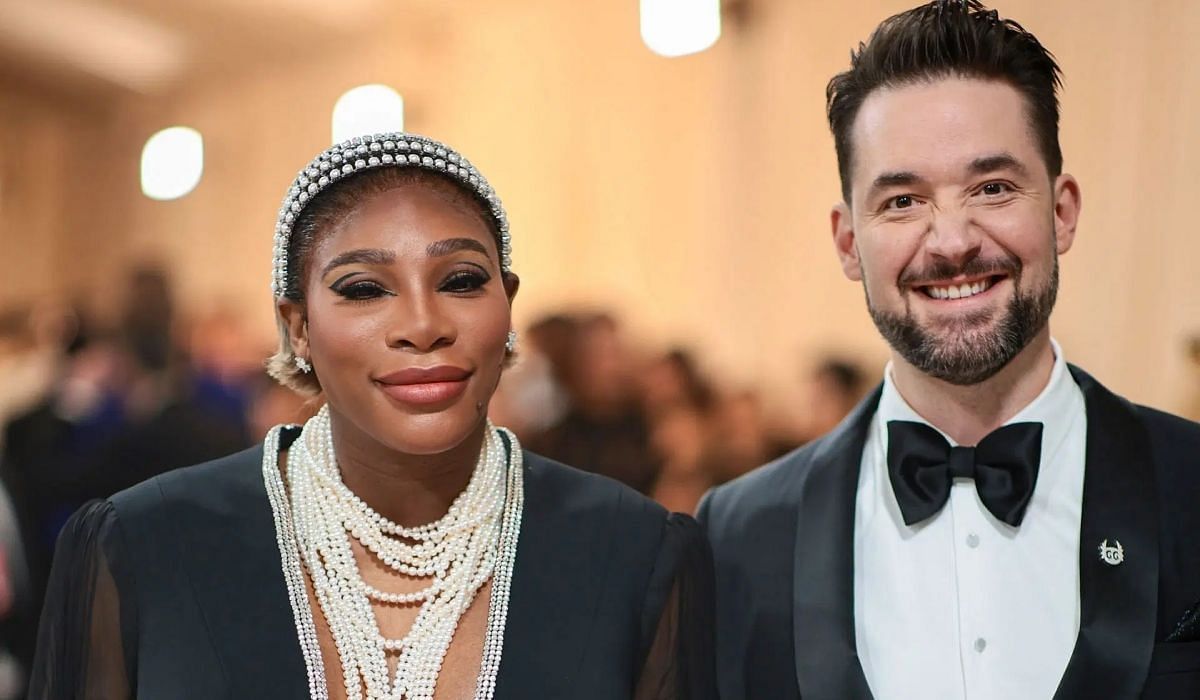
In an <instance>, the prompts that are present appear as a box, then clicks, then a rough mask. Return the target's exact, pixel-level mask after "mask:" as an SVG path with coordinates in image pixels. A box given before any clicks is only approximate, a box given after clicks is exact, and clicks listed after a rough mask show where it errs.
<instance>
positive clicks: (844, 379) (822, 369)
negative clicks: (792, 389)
mask: <svg viewBox="0 0 1200 700" xmlns="http://www.w3.org/2000/svg"><path fill="white" fill-rule="evenodd" d="M865 390H866V375H865V373H864V372H863V370H862V368H861V367H859V366H858V364H857V363H855V362H854V361H853V360H849V359H846V358H842V357H827V358H825V359H824V360H821V361H820V362H819V363H818V364H817V365H816V367H814V368H813V370H812V371H811V373H810V374H809V375H808V379H807V382H806V383H805V386H804V394H803V398H802V399H801V406H802V407H803V409H804V410H805V420H804V424H803V426H802V427H801V429H800V433H799V435H798V436H797V440H796V445H797V446H799V445H803V444H805V443H807V442H811V441H813V440H816V439H817V438H819V437H821V436H822V435H824V434H826V433H828V432H829V431H831V430H833V429H834V428H836V427H837V425H838V423H841V422H842V419H844V418H845V417H846V416H848V415H850V411H852V410H854V407H855V406H856V405H858V402H859V401H861V400H862V398H863V394H864V393H865Z"/></svg>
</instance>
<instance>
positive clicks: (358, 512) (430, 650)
mask: <svg viewBox="0 0 1200 700" xmlns="http://www.w3.org/2000/svg"><path fill="white" fill-rule="evenodd" d="M279 430H280V429H279V428H275V429H274V430H272V431H271V433H270V434H268V436H267V441H266V445H265V447H266V449H265V450H264V456H263V474H264V478H265V481H266V485H267V493H268V497H269V498H270V500H271V505H272V509H273V511H274V514H275V525H276V533H277V539H278V542H279V546H280V554H281V556H282V560H283V569H284V576H285V578H286V580H287V584H288V594H289V597H290V599H291V603H292V611H293V614H294V616H295V620H296V627H297V631H298V633H299V637H300V646H301V650H302V652H303V654H304V657H305V662H306V664H307V666H308V675H309V692H310V694H311V696H312V697H313V698H314V700H325V699H326V698H327V697H328V690H327V686H326V679H325V669H324V665H323V662H322V659H321V651H320V645H319V643H318V640H317V636H316V628H315V625H314V624H313V617H312V611H311V609H310V606H309V603H308V595H307V589H306V588H305V585H304V571H305V570H307V572H308V575H309V577H310V579H311V581H312V584H313V591H314V593H315V595H316V598H317V601H318V603H319V604H320V606H321V611H322V613H323V614H324V617H325V620H326V621H327V622H328V624H329V629H330V632H331V634H332V636H333V639H334V644H335V646H336V647H337V651H338V656H339V660H340V664H341V672H342V673H341V675H342V680H343V683H344V685H345V689H346V696H347V698H350V699H352V700H353V699H361V698H363V689H364V687H365V690H366V697H367V698H372V699H375V698H388V699H392V700H430V699H431V698H432V697H433V693H434V689H435V688H436V686H437V679H438V675H439V673H440V671H441V666H442V660H443V659H444V658H445V655H446V650H447V648H448V647H449V646H450V642H451V640H452V639H453V638H454V633H455V631H456V630H457V628H458V623H459V620H460V619H461V618H462V615H463V613H464V612H465V611H466V610H467V608H468V607H469V606H470V605H471V602H472V601H473V600H474V599H475V596H476V594H477V593H478V592H479V589H480V587H481V586H483V584H484V583H486V582H487V581H488V579H491V581H492V594H491V603H490V605H489V609H488V626H487V633H486V636H485V638H484V648H483V658H482V660H481V663H480V671H479V678H478V681H477V683H476V691H475V698H476V700H490V699H491V697H492V695H493V692H494V691H495V687H496V676H497V673H498V671H499V667H500V657H501V652H502V650H503V643H504V626H505V622H506V620H507V613H508V597H509V588H510V584H511V581H512V572H513V564H514V561H515V558H516V550H517V541H518V538H519V534H520V525H521V513H522V510H523V503H524V488H523V480H522V463H521V450H520V446H519V444H518V443H517V440H516V437H515V436H514V435H512V433H510V432H508V431H503V432H504V433H505V437H507V440H508V443H509V445H510V449H507V450H506V448H505V444H504V442H505V440H504V438H503V437H501V431H502V430H503V429H497V428H495V427H493V426H492V425H491V424H490V423H489V424H488V429H487V436H486V438H485V440H484V446H483V449H482V450H481V453H480V457H479V461H478V463H477V464H476V467H475V471H474V473H473V474H472V476H471V480H470V482H469V483H468V485H467V488H466V489H465V490H464V491H463V492H462V493H461V494H459V496H458V497H457V498H456V499H455V500H454V502H453V503H452V504H451V506H450V509H449V511H447V513H446V515H445V516H443V517H442V518H441V519H439V520H437V521H435V522H433V523H429V524H426V525H422V526H419V527H403V526H400V525H397V524H395V523H393V522H391V521H389V520H387V519H386V518H384V517H383V516H381V515H380V514H379V513H377V512H375V511H374V510H373V509H371V508H370V506H368V505H367V504H366V503H364V502H363V501H362V500H361V499H360V498H358V496H356V495H355V494H354V493H353V492H351V491H350V489H348V488H347V487H346V485H345V484H344V483H343V482H342V480H341V474H340V472H339V470H338V466H337V459H336V456H335V454H334V449H333V437H332V434H331V431H330V423H329V411H328V407H324V408H322V409H321V411H320V412H318V414H317V415H316V416H314V417H313V418H312V419H310V420H309V421H308V423H306V424H305V426H304V429H303V432H302V433H301V435H300V437H299V438H297V440H296V441H295V442H294V443H293V444H292V446H291V448H290V449H289V451H288V457H287V485H286V486H285V485H284V480H283V476H282V475H281V474H280V471H279V468H278V452H279ZM506 456H507V459H506ZM289 491H290V496H291V497H290V500H289V498H288V494H289ZM351 538H353V539H354V540H357V541H358V542H359V543H360V544H361V545H362V546H363V547H364V548H365V549H367V550H368V551H369V552H371V553H372V554H373V555H374V556H375V557H376V558H377V559H378V560H379V561H381V562H382V563H383V564H384V565H385V566H386V567H387V568H388V569H389V570H391V571H393V572H395V573H397V574H400V575H402V576H406V577H411V578H428V579H430V581H429V584H428V585H427V586H425V587H424V588H422V589H421V590H418V591H414V592H410V593H392V592H387V591H383V590H380V589H377V588H375V587H373V586H371V585H369V584H367V583H366V582H365V581H363V579H362V576H361V575H360V573H359V570H358V564H357V562H356V561H355V559H354V553H353V550H352V548H351ZM373 602H374V603H379V604H400V605H413V604H418V603H419V604H420V610H419V611H418V613H417V617H416V620H415V621H414V622H413V625H412V628H411V629H410V630H409V632H408V634H407V635H405V637H404V638H403V639H386V638H384V636H383V635H382V634H381V633H380V631H379V626H378V623H377V622H376V619H375V613H374V610H373V608H372V603H373ZM390 655H395V656H397V662H396V671H395V675H394V677H392V676H391V674H389V672H388V657H389V656H390Z"/></svg>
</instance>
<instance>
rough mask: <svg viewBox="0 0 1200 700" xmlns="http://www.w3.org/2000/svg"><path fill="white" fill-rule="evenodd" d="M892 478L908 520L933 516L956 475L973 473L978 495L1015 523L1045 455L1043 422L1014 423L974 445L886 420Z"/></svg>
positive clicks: (997, 513)
mask: <svg viewBox="0 0 1200 700" xmlns="http://www.w3.org/2000/svg"><path fill="white" fill-rule="evenodd" d="M887 429H888V451H887V465H888V478H889V479H890V480H891V482H892V490H893V491H894V492H895V494H896V502H897V503H899V505H900V514H901V515H902V516H904V524H905V525H913V524H916V523H919V522H921V521H923V520H926V519H928V518H931V517H933V516H934V515H935V514H937V512H938V511H940V510H941V509H942V507H943V506H945V505H946V501H947V500H949V499H950V487H951V486H952V485H953V484H954V480H955V479H960V478H961V479H972V480H974V482H975V490H976V491H977V492H978V493H979V500H980V501H982V502H983V505H984V507H986V508H987V509H988V512H990V513H991V514H992V515H994V516H996V518H997V519H998V520H1000V521H1002V522H1005V523H1008V524H1009V525H1012V526H1013V527H1016V526H1018V525H1020V524H1021V520H1022V518H1024V517H1025V509H1026V508H1027V507H1028V506H1029V499H1030V498H1033V487H1034V484H1036V483H1037V473H1038V462H1039V460H1040V459H1041V455H1042V424H1041V423H1013V424H1011V425H1005V426H1002V427H1000V428H997V429H996V430H994V431H992V432H991V433H989V434H988V435H986V436H984V438H983V439H982V440H980V441H979V444H978V445H976V446H974V447H964V446H961V445H956V446H953V447H951V446H950V443H949V442H947V440H946V438H944V437H942V434H941V433H939V432H938V431H937V430H935V429H934V428H933V427H932V426H929V425H926V424H924V423H918V422H914V421H902V420H893V421H888V424H887Z"/></svg>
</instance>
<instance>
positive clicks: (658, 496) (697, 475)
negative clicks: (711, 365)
mask: <svg viewBox="0 0 1200 700" xmlns="http://www.w3.org/2000/svg"><path fill="white" fill-rule="evenodd" d="M650 444H651V446H652V448H653V449H654V451H655V452H656V454H657V455H658V459H659V461H660V464H661V465H662V466H661V467H660V469H659V472H658V476H657V478H656V479H655V480H654V486H653V488H652V489H651V491H650V495H651V496H652V497H653V498H654V500H656V501H658V502H659V503H661V504H662V505H663V507H665V508H666V509H667V510H672V511H676V512H680V513H693V512H695V510H696V504H697V503H699V502H700V497H701V496H703V495H704V492H705V491H707V490H708V489H710V488H712V485H713V483H714V481H713V478H712V476H711V475H710V474H709V473H708V468H709V464H708V463H707V462H706V461H705V455H706V452H707V448H708V445H709V435H708V423H707V421H706V414H705V413H704V412H702V411H700V410H698V409H697V408H695V407H694V406H690V405H687V404H677V405H673V406H670V407H666V408H663V409H662V410H661V412H660V413H659V414H658V417H657V418H655V420H654V422H653V427H652V428H651V431H650Z"/></svg>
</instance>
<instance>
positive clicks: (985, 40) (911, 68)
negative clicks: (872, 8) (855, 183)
mask: <svg viewBox="0 0 1200 700" xmlns="http://www.w3.org/2000/svg"><path fill="white" fill-rule="evenodd" d="M949 77H964V78H982V79H985V80H997V81H1003V82H1006V83H1008V84H1010V85H1012V87H1014V88H1015V89H1016V90H1017V91H1018V92H1019V93H1020V94H1021V96H1022V97H1024V99H1025V103H1026V107H1027V109H1028V116H1029V121H1030V126H1031V127H1032V130H1033V133H1034V134H1035V137H1036V138H1037V141H1038V146H1039V149H1040V150H1041V153H1042V158H1043V159H1044V160H1045V164H1046V170H1047V171H1049V173H1050V177H1052V178H1054V177H1058V175H1059V174H1060V173H1061V172H1062V150H1061V149H1060V148H1059V145H1058V92H1057V91H1058V88H1059V87H1060V86H1061V85H1062V72H1061V70H1060V69H1059V67H1058V63H1056V62H1055V60H1054V56H1053V55H1051V53H1050V52H1049V51H1047V50H1046V48H1045V47H1044V46H1042V44H1041V43H1040V42H1039V41H1038V40H1037V37H1035V36H1034V35H1032V34H1030V33H1029V32H1027V31H1025V29H1024V28H1023V27H1021V25H1019V24H1017V23H1016V22H1014V21H1013V20H1011V19H1001V18H1000V16H999V14H998V13H997V12H996V11H995V10H989V9H987V8H986V7H984V6H983V4H982V3H980V2H979V0H934V2H931V3H929V4H927V5H921V6H920V7H915V8H913V9H911V10H908V11H906V12H901V13H900V14H898V15H894V16H892V17H889V18H888V19H885V20H884V21H883V22H881V23H880V24H879V26H878V27H876V28H875V31H874V32H873V33H872V34H871V38H870V39H869V40H868V41H867V43H865V44H863V43H860V44H859V45H858V49H857V50H855V51H851V53H850V70H847V71H845V72H843V73H838V74H837V75H835V76H834V77H833V79H832V80H830V81H829V84H828V85H827V86H826V88H825V104H826V113H827V116H828V117H829V128H830V129H831V130H832V131H833V139H834V146H835V147H836V149H837V158H838V174H839V175H840V177H841V181H842V197H843V198H845V200H846V203H847V204H849V203H850V181H851V176H852V172H851V170H852V163H853V158H854V143H853V140H852V139H851V136H850V132H851V130H852V128H853V126H854V120H855V117H856V116H857V115H858V110H859V108H861V107H862V104H863V101H864V100H865V99H866V98H867V96H868V95H870V94H871V93H872V92H873V91H875V90H878V89H880V88H886V87H895V86H899V85H909V84H913V83H918V82H923V81H932V80H938V79H941V78H949Z"/></svg>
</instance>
